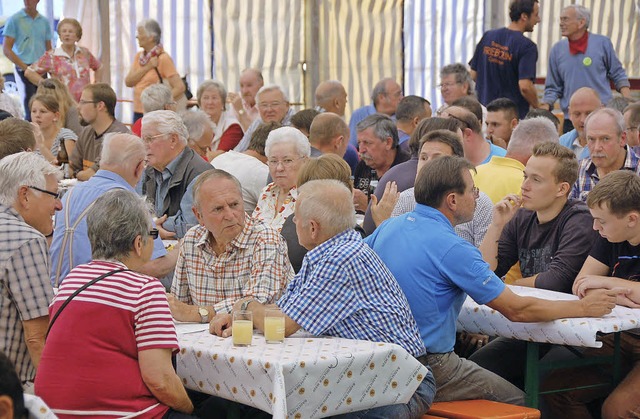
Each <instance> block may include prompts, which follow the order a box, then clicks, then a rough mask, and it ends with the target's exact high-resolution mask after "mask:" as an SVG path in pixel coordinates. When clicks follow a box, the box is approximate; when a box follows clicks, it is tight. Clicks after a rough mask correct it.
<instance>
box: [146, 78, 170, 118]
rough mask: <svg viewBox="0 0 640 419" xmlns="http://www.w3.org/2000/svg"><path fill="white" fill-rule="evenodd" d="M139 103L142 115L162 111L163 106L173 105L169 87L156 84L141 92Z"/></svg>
mask: <svg viewBox="0 0 640 419" xmlns="http://www.w3.org/2000/svg"><path fill="white" fill-rule="evenodd" d="M140 102H142V107H143V108H144V113H149V112H153V111H160V110H163V109H164V107H165V105H170V104H172V103H174V100H173V95H172V94H171V89H170V88H169V86H167V85H165V84H162V83H156V84H152V85H151V86H149V87H147V88H146V89H144V90H143V91H142V94H141V95H140Z"/></svg>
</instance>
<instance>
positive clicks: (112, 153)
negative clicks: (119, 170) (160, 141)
mask: <svg viewBox="0 0 640 419" xmlns="http://www.w3.org/2000/svg"><path fill="white" fill-rule="evenodd" d="M145 155H146V150H145V146H144V143H143V142H142V139H141V138H140V137H138V136H136V135H133V134H126V133H120V132H117V133H110V134H107V135H105V136H104V140H103V141H102V152H101V153H100V164H101V165H102V166H120V167H126V166H128V165H129V164H130V163H134V164H138V163H139V160H140V159H144V158H145Z"/></svg>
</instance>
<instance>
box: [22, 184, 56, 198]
mask: <svg viewBox="0 0 640 419" xmlns="http://www.w3.org/2000/svg"><path fill="white" fill-rule="evenodd" d="M27 187H28V188H29V189H34V190H36V191H38V192H42V193H46V194H47V195H51V196H52V197H53V199H60V192H51V191H48V190H46V189H40V188H38V187H37V186H27Z"/></svg>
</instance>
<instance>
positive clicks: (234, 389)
mask: <svg viewBox="0 0 640 419" xmlns="http://www.w3.org/2000/svg"><path fill="white" fill-rule="evenodd" d="M177 329H178V339H179V342H180V348H181V350H180V353H179V355H178V356H177V371H178V375H179V376H180V377H181V378H182V380H183V383H184V385H185V387H187V388H190V389H193V390H198V391H201V392H204V393H208V394H213V395H216V396H219V397H223V398H225V399H229V400H234V401H237V402H240V403H243V404H247V405H251V406H254V407H257V408H259V409H262V410H264V411H266V412H269V413H272V414H273V417H274V418H276V419H278V418H283V419H284V418H285V417H287V415H288V417H290V418H320V417H325V416H332V415H336V414H340V413H347V412H352V411H356V410H362V409H367V408H371V407H374V406H383V405H389V404H395V403H406V402H407V401H408V400H409V399H410V398H411V396H412V395H413V393H414V392H415V390H416V389H417V388H418V385H419V384H420V382H421V381H422V379H423V378H424V376H425V375H426V373H427V369H426V367H424V366H423V365H422V364H420V363H419V362H418V361H417V360H416V359H415V358H414V357H413V356H411V355H409V354H408V353H407V352H406V351H405V350H404V349H403V348H401V347H400V346H398V345H394V344H390V343H376V342H368V341H360V340H349V339H339V338H315V337H308V336H307V337H305V336H302V337H295V335H294V337H289V338H286V339H285V342H284V343H282V344H267V343H265V340H264V337H263V336H262V335H258V334H254V336H253V344H252V346H249V347H234V346H233V344H232V341H231V338H226V339H223V338H219V337H217V336H213V335H211V334H209V333H208V332H207V331H200V332H193V330H190V331H189V332H187V333H181V330H184V331H185V332H186V329H183V326H182V325H177Z"/></svg>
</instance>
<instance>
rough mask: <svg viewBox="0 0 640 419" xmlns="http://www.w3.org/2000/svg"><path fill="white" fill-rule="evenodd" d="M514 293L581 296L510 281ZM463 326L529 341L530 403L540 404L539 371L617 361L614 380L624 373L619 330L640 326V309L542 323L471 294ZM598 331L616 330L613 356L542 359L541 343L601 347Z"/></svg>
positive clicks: (527, 389)
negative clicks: (511, 315)
mask: <svg viewBox="0 0 640 419" xmlns="http://www.w3.org/2000/svg"><path fill="white" fill-rule="evenodd" d="M507 286H508V287H509V288H510V289H511V290H512V291H513V292H514V293H516V294H518V295H522V296H530V297H538V298H544V299H547V300H577V299H578V297H576V296H575V295H571V294H565V293H560V292H555V291H549V290H544V289H538V288H529V287H520V286H515V285H507ZM457 326H458V329H459V330H464V331H466V332H470V333H482V334H485V335H489V336H501V337H505V338H511V339H518V340H523V341H526V342H527V370H526V374H525V393H526V404H527V406H530V407H538V398H539V394H540V393H539V384H540V383H539V374H540V371H543V370H553V369H558V368H567V367H573V366H581V365H594V364H604V363H613V365H614V381H617V380H618V378H619V376H620V362H619V361H620V353H619V349H620V344H619V338H620V336H619V332H621V331H623V330H631V329H636V328H638V327H640V310H637V309H631V308H628V307H622V306H616V307H615V308H614V309H613V311H612V312H611V313H610V314H608V315H606V316H604V317H602V318H582V317H581V318H571V319H559V320H554V321H551V322H542V323H518V322H511V321H509V320H508V319H507V318H506V317H504V316H503V315H502V314H500V312H498V311H496V310H493V309H492V308H490V307H488V306H485V305H479V304H477V303H476V302H475V301H473V300H472V299H471V298H470V297H467V299H466V301H465V302H464V304H463V306H462V309H461V310H460V315H459V316H458V323H457ZM598 333H616V338H615V342H616V345H615V346H616V348H615V349H616V351H615V353H614V355H613V356H612V357H596V358H581V359H576V360H571V361H561V362H552V363H541V362H540V361H539V348H540V345H541V344H554V345H566V346H574V347H575V346H578V347H590V348H600V347H602V342H599V341H598Z"/></svg>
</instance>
